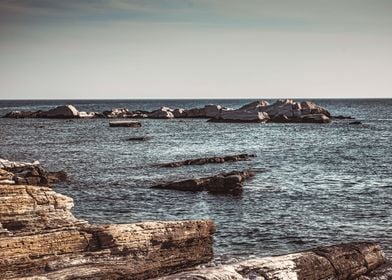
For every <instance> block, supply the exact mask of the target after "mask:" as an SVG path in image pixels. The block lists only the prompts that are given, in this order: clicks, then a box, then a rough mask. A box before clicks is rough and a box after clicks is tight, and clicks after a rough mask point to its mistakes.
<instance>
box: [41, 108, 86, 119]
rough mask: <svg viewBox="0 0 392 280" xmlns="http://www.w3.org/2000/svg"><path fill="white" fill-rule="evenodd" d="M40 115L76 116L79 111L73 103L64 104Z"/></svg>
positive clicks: (48, 116) (54, 116)
mask: <svg viewBox="0 0 392 280" xmlns="http://www.w3.org/2000/svg"><path fill="white" fill-rule="evenodd" d="M42 116H43V117H44V118H77V117H79V111H78V110H77V109H76V108H75V106H73V105H65V106H58V107H56V108H54V109H51V110H49V111H46V112H44V113H43V115H42Z"/></svg>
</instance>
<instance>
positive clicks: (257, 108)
mask: <svg viewBox="0 0 392 280" xmlns="http://www.w3.org/2000/svg"><path fill="white" fill-rule="evenodd" d="M210 121H213V122H278V123H328V122H331V114H330V113H329V112H328V111H327V110H326V109H325V108H323V107H320V106H318V105H316V104H315V103H313V102H309V101H306V102H295V101H294V100H292V99H282V100H278V101H276V102H275V103H273V104H271V105H270V104H269V103H268V102H266V101H255V102H252V103H249V104H247V105H244V106H242V107H241V108H239V109H237V110H231V111H222V112H221V113H220V114H219V115H218V116H217V117H215V118H212V119H211V120H210Z"/></svg>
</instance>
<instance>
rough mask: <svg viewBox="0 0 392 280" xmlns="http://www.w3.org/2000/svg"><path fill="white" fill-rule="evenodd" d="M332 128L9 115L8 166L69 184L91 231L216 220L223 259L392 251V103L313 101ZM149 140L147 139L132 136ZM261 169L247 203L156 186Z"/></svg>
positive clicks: (22, 103)
mask: <svg viewBox="0 0 392 280" xmlns="http://www.w3.org/2000/svg"><path fill="white" fill-rule="evenodd" d="M251 101H253V100H245V99H241V100H0V116H2V115H5V114H6V113H8V112H10V111H14V110H46V109H51V108H53V107H55V106H58V105H64V104H73V105H75V106H76V107H77V108H78V109H79V110H81V111H98V112H102V111H104V110H110V109H112V108H127V109H129V110H154V109H158V108H159V107H161V106H168V107H171V108H194V107H203V106H204V105H206V104H219V105H222V106H225V107H228V108H238V107H240V106H242V105H244V104H247V103H249V102H251ZM313 101H314V102H316V103H317V104H319V105H321V106H324V107H325V108H327V109H328V110H329V111H330V112H331V114H332V115H335V116H337V115H344V116H351V117H354V118H356V119H357V120H360V121H361V122H362V124H360V125H351V124H349V122H350V121H351V120H335V121H333V122H332V123H330V124H278V123H267V124H259V123H246V124H243V123H242V124H239V123H210V122H207V121H206V120H205V119H171V120H162V119H141V120H140V121H141V123H142V127H141V128H122V127H119V128H113V127H109V123H108V122H109V120H108V119H73V120H61V119H7V118H0V158H5V159H9V160H20V161H34V160H39V161H40V162H41V164H42V165H43V166H44V167H45V168H47V169H49V170H52V171H56V170H65V171H66V172H67V173H68V174H69V181H68V182H66V183H61V184H58V185H56V186H55V187H54V189H55V190H56V191H57V192H60V193H62V194H65V195H68V196H71V197H72V198H73V199H74V202H75V206H74V208H73V210H72V211H73V213H74V214H75V216H77V217H78V218H82V219H85V220H88V221H89V222H91V223H134V222H139V221H146V220H186V219H212V220H213V221H214V222H215V224H216V233H215V234H214V250H215V255H216V256H217V258H219V257H221V258H224V257H225V256H230V258H247V257H251V256H269V255H279V254H284V253H289V252H296V251H302V250H306V249H309V248H312V247H316V246H322V245H330V244H336V243H344V242H352V241H377V242H380V244H381V245H382V247H383V248H384V250H385V251H386V252H387V254H391V253H392V99H366V100H365V99H347V100H343V99H339V100H336V99H319V100H313ZM145 135H149V136H151V139H150V140H148V141H140V142H135V141H127V139H128V138H129V137H135V136H145ZM238 153H249V154H254V155H256V157H255V158H253V159H252V160H251V161H244V162H235V163H223V164H207V165H194V166H183V167H179V168H161V167H156V164H157V163H165V162H171V161H179V160H185V159H192V158H199V157H210V156H221V155H231V154H238ZM243 169H253V170H255V171H256V176H255V177H254V178H253V179H251V180H249V181H247V182H245V184H244V191H243V194H242V195H241V196H225V195H211V194H209V193H206V192H200V193H192V192H181V191H174V190H158V189H151V188H150V187H151V186H152V185H154V184H157V183H161V182H167V181H171V180H180V179H188V178H197V177H204V176H209V175H212V174H218V173H221V172H228V171H234V170H243Z"/></svg>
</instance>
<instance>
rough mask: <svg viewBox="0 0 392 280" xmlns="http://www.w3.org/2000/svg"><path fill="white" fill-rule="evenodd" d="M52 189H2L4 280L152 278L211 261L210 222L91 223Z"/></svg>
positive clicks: (0, 273)
mask: <svg viewBox="0 0 392 280" xmlns="http://www.w3.org/2000/svg"><path fill="white" fill-rule="evenodd" d="M72 206H73V201H72V199H71V198H69V197H67V196H64V195H61V194H58V193H56V192H54V191H53V190H52V189H50V188H48V187H38V186H30V185H5V184H3V185H0V279H11V278H12V279H14V278H19V277H27V278H26V279H147V278H149V277H157V276H161V275H165V274H168V273H173V272H178V271H180V270H182V269H184V268H187V267H192V266H195V265H197V264H200V263H204V262H207V261H209V260H211V258H212V256H213V252H212V233H213V232H214V225H213V223H212V222H211V221H177V222H144V223H136V224H119V225H90V224H88V223H87V222H86V221H83V220H79V219H77V218H75V217H74V216H73V215H72V213H71V212H70V209H71V207H72Z"/></svg>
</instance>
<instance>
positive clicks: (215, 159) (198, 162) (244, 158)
mask: <svg viewBox="0 0 392 280" xmlns="http://www.w3.org/2000/svg"><path fill="white" fill-rule="evenodd" d="M253 157H255V155H250V154H238V155H229V156H217V157H205V158H196V159H187V160H182V161H175V162H169V163H161V164H157V165H155V166H159V167H180V166H184V165H203V164H209V163H224V162H234V161H248V160H251V158H253Z"/></svg>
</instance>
